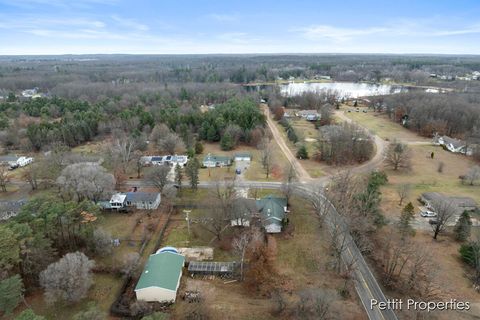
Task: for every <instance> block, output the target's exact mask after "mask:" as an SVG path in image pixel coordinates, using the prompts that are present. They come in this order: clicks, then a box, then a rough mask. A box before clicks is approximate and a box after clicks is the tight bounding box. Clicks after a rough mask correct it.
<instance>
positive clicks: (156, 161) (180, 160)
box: [140, 155, 188, 167]
mask: <svg viewBox="0 0 480 320" xmlns="http://www.w3.org/2000/svg"><path fill="white" fill-rule="evenodd" d="M140 161H141V162H142V163H143V165H144V166H148V165H154V166H161V165H179V166H181V167H184V166H185V165H186V164H187V162H188V156H186V155H173V156H172V155H167V156H145V157H142V158H141V159H140Z"/></svg>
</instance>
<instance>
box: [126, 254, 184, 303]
mask: <svg viewBox="0 0 480 320" xmlns="http://www.w3.org/2000/svg"><path fill="white" fill-rule="evenodd" d="M184 264H185V257H184V256H182V255H181V254H178V253H175V252H173V251H172V250H166V251H161V250H160V252H158V253H156V254H152V255H150V257H149V258H148V261H147V263H146V265H145V268H144V270H143V272H142V275H141V276H140V279H139V280H138V283H137V286H136V287H135V295H136V296H137V300H140V301H149V302H153V301H157V302H160V303H166V302H175V300H176V297H177V290H178V287H179V286H180V279H181V278H182V269H183V266H184Z"/></svg>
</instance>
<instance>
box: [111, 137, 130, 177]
mask: <svg viewBox="0 0 480 320" xmlns="http://www.w3.org/2000/svg"><path fill="white" fill-rule="evenodd" d="M114 137H115V138H114V140H113V144H112V146H111V147H110V156H111V157H112V158H113V159H115V160H116V161H114V162H119V163H120V165H121V168H122V171H123V173H126V172H127V168H128V165H129V163H130V161H131V160H132V157H133V153H134V151H135V149H136V141H135V138H133V137H131V136H129V135H127V134H126V133H124V132H115V133H114Z"/></svg>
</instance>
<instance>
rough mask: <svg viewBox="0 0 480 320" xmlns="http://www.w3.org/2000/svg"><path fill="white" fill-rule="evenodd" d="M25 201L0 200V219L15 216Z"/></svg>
mask: <svg viewBox="0 0 480 320" xmlns="http://www.w3.org/2000/svg"><path fill="white" fill-rule="evenodd" d="M26 203H27V200H25V199H21V200H2V201H0V221H2V220H8V219H10V218H11V217H15V216H16V215H17V214H19V213H20V210H21V209H22V207H23V206H24V205H25V204H26Z"/></svg>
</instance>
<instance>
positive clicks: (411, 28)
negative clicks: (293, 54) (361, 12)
mask: <svg viewBox="0 0 480 320" xmlns="http://www.w3.org/2000/svg"><path fill="white" fill-rule="evenodd" d="M291 31H292V32H297V33H299V34H300V35H301V36H302V37H303V38H306V39H309V40H321V39H327V40H331V41H333V42H347V41H349V40H352V39H357V38H371V37H375V36H385V37H390V38H392V37H398V36H409V37H446V36H457V35H468V34H480V24H474V25H470V26H463V27H457V28H442V27H441V26H438V25H437V26H436V25H434V24H432V23H431V22H426V21H414V20H401V21H397V22H395V23H391V24H389V25H385V26H374V27H367V28H344V27H337V26H332V25H311V26H308V27H302V28H294V29H292V30H291Z"/></svg>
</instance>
